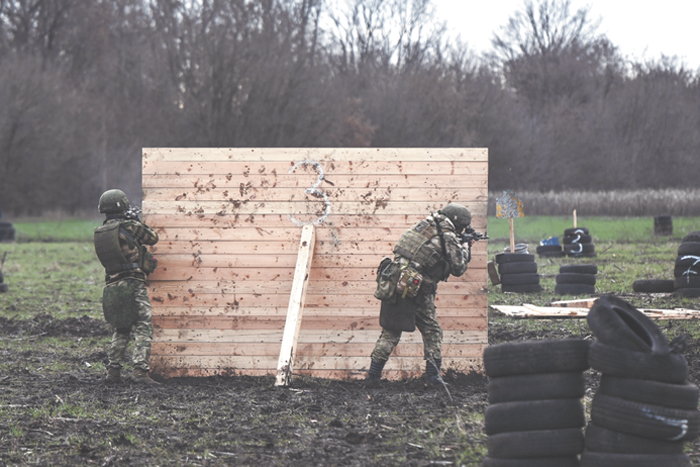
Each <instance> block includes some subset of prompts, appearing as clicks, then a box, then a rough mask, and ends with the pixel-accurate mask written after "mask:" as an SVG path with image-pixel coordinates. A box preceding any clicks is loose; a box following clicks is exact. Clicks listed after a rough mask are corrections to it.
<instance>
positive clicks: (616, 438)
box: [584, 423, 684, 454]
mask: <svg viewBox="0 0 700 467" xmlns="http://www.w3.org/2000/svg"><path fill="white" fill-rule="evenodd" d="M584 443H585V448H586V450H588V451H593V452H608V453H619V454H683V450H684V442H683V441H665V440H662V439H651V438H642V437H641V436H635V435H630V434H627V433H622V432H621V431H614V430H608V429H607V428H602V427H599V426H598V425H596V424H595V423H589V424H588V426H587V427H586V437H585V441H584Z"/></svg>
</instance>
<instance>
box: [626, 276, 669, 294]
mask: <svg viewBox="0 0 700 467" xmlns="http://www.w3.org/2000/svg"><path fill="white" fill-rule="evenodd" d="M632 290H634V291H635V292H639V293H673V291H674V290H675V286H674V284H673V280H671V279H637V280H636V281H634V282H632Z"/></svg>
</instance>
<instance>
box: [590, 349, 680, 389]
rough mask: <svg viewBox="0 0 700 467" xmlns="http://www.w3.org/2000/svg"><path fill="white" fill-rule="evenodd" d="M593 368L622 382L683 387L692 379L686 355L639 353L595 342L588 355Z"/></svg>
mask: <svg viewBox="0 0 700 467" xmlns="http://www.w3.org/2000/svg"><path fill="white" fill-rule="evenodd" d="M588 363H589V365H590V366H591V368H593V369H595V370H598V371H600V372H601V373H603V374H609V375H612V376H618V377H620V378H637V379H650V380H652V381H661V382H663V383H672V384H683V383H684V382H685V380H686V378H687V377H688V362H687V361H686V360H685V357H684V356H683V355H680V354H677V353H669V354H666V355H659V354H654V353H645V352H635V351H632V350H627V349H621V348H618V347H613V346H610V345H606V344H603V343H602V342H600V341H595V342H594V343H593V345H591V348H590V349H589V351H588Z"/></svg>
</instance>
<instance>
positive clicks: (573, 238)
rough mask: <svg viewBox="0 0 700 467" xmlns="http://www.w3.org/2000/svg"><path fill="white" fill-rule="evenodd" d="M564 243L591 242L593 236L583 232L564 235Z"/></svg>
mask: <svg viewBox="0 0 700 467" xmlns="http://www.w3.org/2000/svg"><path fill="white" fill-rule="evenodd" d="M563 240H564V244H565V245H571V244H574V243H593V237H591V236H590V235H585V234H576V235H564V239H563Z"/></svg>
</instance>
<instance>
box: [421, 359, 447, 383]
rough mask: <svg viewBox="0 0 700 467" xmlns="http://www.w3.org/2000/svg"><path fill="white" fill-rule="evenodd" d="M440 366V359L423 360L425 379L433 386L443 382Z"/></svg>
mask: <svg viewBox="0 0 700 467" xmlns="http://www.w3.org/2000/svg"><path fill="white" fill-rule="evenodd" d="M433 362H434V364H433ZM441 366H442V360H438V359H434V360H426V361H425V379H426V381H428V383H429V384H432V385H433V386H437V385H442V384H445V382H444V381H443V380H442V378H441V377H440V367H441Z"/></svg>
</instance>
